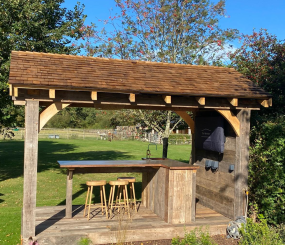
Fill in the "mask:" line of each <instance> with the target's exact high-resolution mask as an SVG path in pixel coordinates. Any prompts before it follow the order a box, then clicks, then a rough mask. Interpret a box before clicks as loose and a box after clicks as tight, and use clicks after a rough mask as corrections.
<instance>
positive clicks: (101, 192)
mask: <svg viewBox="0 0 285 245" xmlns="http://www.w3.org/2000/svg"><path fill="white" fill-rule="evenodd" d="M100 198H101V208H102V215H104V209H103V188H102V185H101V186H100Z"/></svg>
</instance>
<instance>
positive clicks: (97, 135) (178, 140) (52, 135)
mask: <svg viewBox="0 0 285 245" xmlns="http://www.w3.org/2000/svg"><path fill="white" fill-rule="evenodd" d="M13 133H14V134H15V136H14V137H13V139H14V140H24V138H25V129H24V128H18V129H16V131H13ZM3 138H4V137H3V136H2V135H1V137H0V139H3ZM39 139H51V140H52V139H80V140H84V139H95V140H140V141H145V142H154V143H157V144H162V139H161V137H159V136H158V135H157V134H155V133H151V132H149V133H148V132H144V133H137V132H135V131H123V130H122V131H120V130H114V129H73V128H67V129H58V128H43V129H42V130H41V132H40V133H39ZM169 144H176V145H181V144H191V135H188V134H173V135H171V136H170V137H169Z"/></svg>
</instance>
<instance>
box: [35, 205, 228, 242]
mask: <svg viewBox="0 0 285 245" xmlns="http://www.w3.org/2000/svg"><path fill="white" fill-rule="evenodd" d="M83 210H84V206H73V218H72V219H66V218H64V216H65V206H55V207H38V208H37V210H36V236H37V239H38V241H39V243H40V244H41V245H45V244H46V245H53V244H59V243H60V244H65V243H66V244H68V245H73V244H77V243H78V240H80V239H81V238H84V237H88V238H89V239H91V241H92V242H93V244H106V243H117V241H118V240H120V238H119V237H120V236H121V235H123V236H124V241H126V242H131V241H146V240H159V239H171V238H173V237H175V236H180V237H182V236H183V235H184V232H185V229H186V230H188V231H190V230H193V229H195V228H197V227H201V226H203V227H208V231H209V232H210V234H212V235H216V234H225V232H226V226H227V224H228V222H229V221H230V220H229V219H228V218H226V217H224V216H223V215H221V214H219V213H217V212H215V211H213V210H211V209H209V208H206V207H204V206H202V205H200V204H197V207H196V221H195V222H193V223H190V224H186V225H185V224H175V225H172V224H168V223H166V222H165V221H164V220H163V219H161V218H160V217H158V216H157V215H156V214H154V213H153V212H151V211H150V210H149V209H147V208H145V207H144V206H142V205H140V206H139V210H138V212H137V213H136V212H134V211H133V212H132V214H131V219H127V216H124V217H122V215H116V216H115V217H113V218H112V219H109V220H108V219H106V216H105V215H102V213H101V211H100V209H99V208H98V207H96V206H93V207H92V209H91V210H93V212H92V215H91V214H90V217H92V218H91V219H90V220H89V221H87V218H84V217H83ZM95 214H97V215H95ZM93 215H95V216H93Z"/></svg>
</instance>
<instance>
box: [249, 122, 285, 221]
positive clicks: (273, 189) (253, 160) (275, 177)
mask: <svg viewBox="0 0 285 245" xmlns="http://www.w3.org/2000/svg"><path fill="white" fill-rule="evenodd" d="M251 140H252V142H253V144H252V146H251V152H250V165H249V179H248V180H249V189H250V193H249V194H250V196H249V198H250V206H251V209H255V210H257V211H258V214H259V217H260V218H265V219H266V220H267V221H268V223H269V224H274V225H277V224H281V223H284V222H285V195H284V194H285V149H284V148H285V120H284V118H283V117H281V118H279V119H275V120H274V121H270V122H264V123H261V124H260V125H258V126H257V127H255V128H253V130H252V132H251Z"/></svg>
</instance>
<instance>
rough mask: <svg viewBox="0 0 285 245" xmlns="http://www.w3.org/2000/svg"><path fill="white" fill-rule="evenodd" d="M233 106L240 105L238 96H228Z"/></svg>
mask: <svg viewBox="0 0 285 245" xmlns="http://www.w3.org/2000/svg"><path fill="white" fill-rule="evenodd" d="M228 101H229V102H230V103H231V105H232V106H238V98H228Z"/></svg>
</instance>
